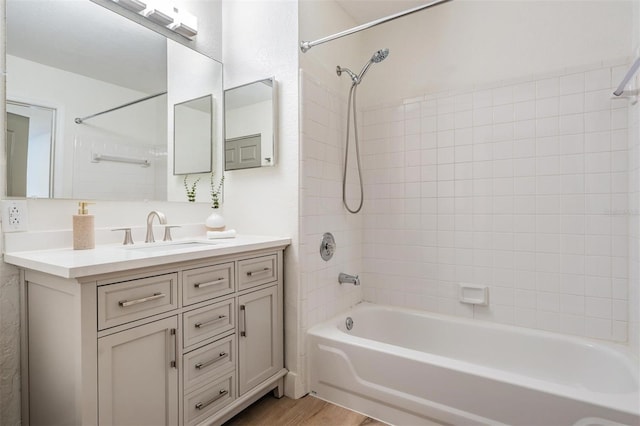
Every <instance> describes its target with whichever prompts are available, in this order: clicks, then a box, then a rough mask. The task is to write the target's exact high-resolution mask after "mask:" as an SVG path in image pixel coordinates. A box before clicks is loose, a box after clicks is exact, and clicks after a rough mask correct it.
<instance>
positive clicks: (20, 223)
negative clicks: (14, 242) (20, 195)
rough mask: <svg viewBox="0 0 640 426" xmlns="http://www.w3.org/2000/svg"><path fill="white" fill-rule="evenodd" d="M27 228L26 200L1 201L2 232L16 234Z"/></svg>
mask: <svg viewBox="0 0 640 426" xmlns="http://www.w3.org/2000/svg"><path fill="white" fill-rule="evenodd" d="M27 228H28V226H27V200H5V201H2V230H3V231H4V232H18V231H26V230H27Z"/></svg>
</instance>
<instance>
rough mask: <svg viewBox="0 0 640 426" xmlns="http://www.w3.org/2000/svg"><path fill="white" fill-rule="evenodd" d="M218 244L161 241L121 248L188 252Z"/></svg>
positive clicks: (209, 242) (216, 242)
mask: <svg viewBox="0 0 640 426" xmlns="http://www.w3.org/2000/svg"><path fill="white" fill-rule="evenodd" d="M217 244H220V242H219V241H167V242H165V241H163V242H158V243H148V244H144V245H143V244H136V245H134V246H123V247H122V248H124V249H125V250H133V251H142V252H146V253H149V252H167V251H179V250H189V249H193V248H199V247H207V246H209V247H210V246H215V245H217Z"/></svg>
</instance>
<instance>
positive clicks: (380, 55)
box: [358, 48, 389, 84]
mask: <svg viewBox="0 0 640 426" xmlns="http://www.w3.org/2000/svg"><path fill="white" fill-rule="evenodd" d="M387 56H389V49H387V48H384V49H380V50H378V51H377V52H376V53H374V54H373V56H372V57H371V59H369V62H367V63H366V64H365V65H364V67H362V70H361V71H360V74H358V84H360V83H361V82H362V79H363V77H364V75H365V74H366V73H367V71H368V70H369V67H370V66H371V64H379V63H380V62H382V61H384V60H385V58H386V57H387Z"/></svg>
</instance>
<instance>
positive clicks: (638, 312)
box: [611, 75, 640, 355]
mask: <svg viewBox="0 0 640 426" xmlns="http://www.w3.org/2000/svg"><path fill="white" fill-rule="evenodd" d="M639 78H640V77H638V76H637V75H636V87H638V83H640V80H639ZM628 142H629V155H628V164H629V171H628V182H627V184H628V191H629V199H628V207H627V208H626V209H625V208H624V207H623V206H620V205H619V206H616V209H619V211H621V212H622V211H626V212H627V217H628V226H629V230H628V231H629V239H628V250H629V285H628V286H626V285H625V284H626V283H625V282H624V281H622V280H618V281H616V282H614V283H613V286H612V289H611V293H612V297H613V299H614V315H616V317H621V316H622V314H623V313H626V314H627V315H628V316H629V346H630V347H631V349H632V350H633V351H634V352H635V353H636V355H638V354H639V353H640V105H638V104H636V105H634V106H632V107H630V108H629V139H628ZM620 143H622V141H620ZM614 184H617V185H620V186H622V185H623V184H625V182H624V180H622V178H619V179H617V180H616V181H615V183H614ZM616 250H622V247H620V246H617V247H616ZM625 299H628V300H629V303H628V312H626V311H625V312H621V313H616V310H617V309H620V310H621V311H622V310H623V308H624V305H623V304H621V303H620V302H619V301H623V300H625Z"/></svg>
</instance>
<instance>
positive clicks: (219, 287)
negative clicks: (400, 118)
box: [182, 263, 235, 306]
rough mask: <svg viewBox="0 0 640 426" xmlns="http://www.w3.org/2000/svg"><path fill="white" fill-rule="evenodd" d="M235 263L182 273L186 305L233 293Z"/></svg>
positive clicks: (184, 303)
mask: <svg viewBox="0 0 640 426" xmlns="http://www.w3.org/2000/svg"><path fill="white" fill-rule="evenodd" d="M234 290H235V286H234V273H233V263H225V264H222V265H215V266H207V267H204V268H196V269H190V270H188V271H184V272H183V273H182V303H183V305H184V306H187V305H192V304H194V303H198V302H203V301H205V300H208V299H213V298H214V297H220V296H225V295H227V294H231V293H233V291H234Z"/></svg>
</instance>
